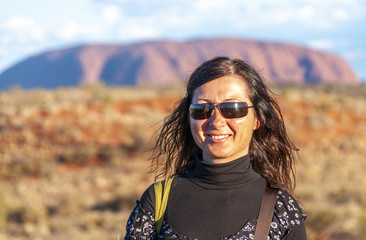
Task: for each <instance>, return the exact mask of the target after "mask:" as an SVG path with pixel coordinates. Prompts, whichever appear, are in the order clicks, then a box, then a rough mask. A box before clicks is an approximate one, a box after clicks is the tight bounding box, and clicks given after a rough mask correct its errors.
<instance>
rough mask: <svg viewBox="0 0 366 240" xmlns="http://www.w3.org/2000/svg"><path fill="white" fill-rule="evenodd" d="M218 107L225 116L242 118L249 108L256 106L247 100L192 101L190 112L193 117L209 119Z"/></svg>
mask: <svg viewBox="0 0 366 240" xmlns="http://www.w3.org/2000/svg"><path fill="white" fill-rule="evenodd" d="M216 107H217V108H218V109H219V111H220V113H221V115H222V116H223V117H224V118H241V117H245V116H246V115H247V114H248V108H252V107H254V106H248V104H247V103H246V102H222V103H217V104H213V103H192V104H191V105H190V106H189V113H190V114H191V117H192V118H193V119H196V120H200V119H207V118H209V117H210V116H211V114H212V112H213V110H214V109H215V108H216Z"/></svg>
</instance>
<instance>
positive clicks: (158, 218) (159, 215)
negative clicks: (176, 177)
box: [154, 178, 173, 234]
mask: <svg viewBox="0 0 366 240" xmlns="http://www.w3.org/2000/svg"><path fill="white" fill-rule="evenodd" d="M172 181H173V178H169V179H167V180H165V184H164V193H163V189H162V184H161V181H160V182H157V183H154V189H155V229H156V232H157V233H158V234H159V232H160V228H161V225H162V224H163V220H164V213H165V209H166V205H167V203H168V197H169V191H170V186H171V185H172ZM161 194H163V196H161Z"/></svg>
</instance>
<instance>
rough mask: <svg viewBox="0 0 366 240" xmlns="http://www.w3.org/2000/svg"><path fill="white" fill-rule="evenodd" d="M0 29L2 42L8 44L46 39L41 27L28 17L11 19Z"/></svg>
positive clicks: (0, 26)
mask: <svg viewBox="0 0 366 240" xmlns="http://www.w3.org/2000/svg"><path fill="white" fill-rule="evenodd" d="M0 29H1V30H2V31H3V34H2V35H3V37H2V39H3V41H5V42H8V43H11V42H27V41H44V40H45V38H46V33H45V30H44V29H43V27H42V26H40V25H39V24H37V23H36V21H35V19H34V18H30V17H24V16H14V17H11V18H9V19H7V20H6V21H5V22H4V23H2V24H1V25H0Z"/></svg>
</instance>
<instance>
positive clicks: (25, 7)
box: [0, 0, 366, 82]
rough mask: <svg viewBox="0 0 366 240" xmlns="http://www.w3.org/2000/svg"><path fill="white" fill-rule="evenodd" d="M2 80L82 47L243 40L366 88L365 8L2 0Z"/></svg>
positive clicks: (319, 3) (212, 1)
mask: <svg viewBox="0 0 366 240" xmlns="http://www.w3.org/2000/svg"><path fill="white" fill-rule="evenodd" d="M0 3H1V8H0V46H1V47H0V73H1V72H2V71H4V70H5V69H6V68H7V67H10V66H11V65H13V64H15V63H17V62H19V61H21V60H23V59H25V58H27V57H29V56H31V55H34V54H37V53H40V52H43V51H47V50H52V49H57V48H64V47H68V46H73V45H77V44H81V43H122V44H123V43H131V42H135V41H145V40H154V39H168V40H190V39H197V38H209V37H239V38H250V39H259V40H269V41H280V42H289V43H295V44H300V45H303V46H307V47H311V48H315V49H319V50H324V51H329V52H333V53H335V54H338V55H340V56H342V57H344V58H345V59H346V60H347V61H348V62H349V63H350V64H351V66H352V67H353V68H354V69H355V71H356V73H357V74H358V76H359V77H360V78H361V79H363V81H365V82H366V1H365V0H279V1H273V0H246V1H245V0H225V1H223V0H154V1H152V0H105V1H102V0H77V1H75V0H62V1H59V0H54V1H45V0H32V1H25V0H12V1H5V0H0Z"/></svg>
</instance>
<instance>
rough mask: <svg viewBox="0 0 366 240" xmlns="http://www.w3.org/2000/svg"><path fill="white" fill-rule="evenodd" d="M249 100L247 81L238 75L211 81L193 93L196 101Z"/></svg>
mask: <svg viewBox="0 0 366 240" xmlns="http://www.w3.org/2000/svg"><path fill="white" fill-rule="evenodd" d="M199 99H203V100H210V101H224V100H229V99H233V100H235V99H236V100H242V101H244V100H247V99H249V88H248V86H247V84H246V81H245V80H244V79H243V78H242V77H240V76H237V75H232V76H224V77H220V78H217V79H214V80H212V81H209V82H207V83H205V84H203V85H202V86H200V87H198V88H196V89H195V90H194V92H193V101H194V100H199Z"/></svg>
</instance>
